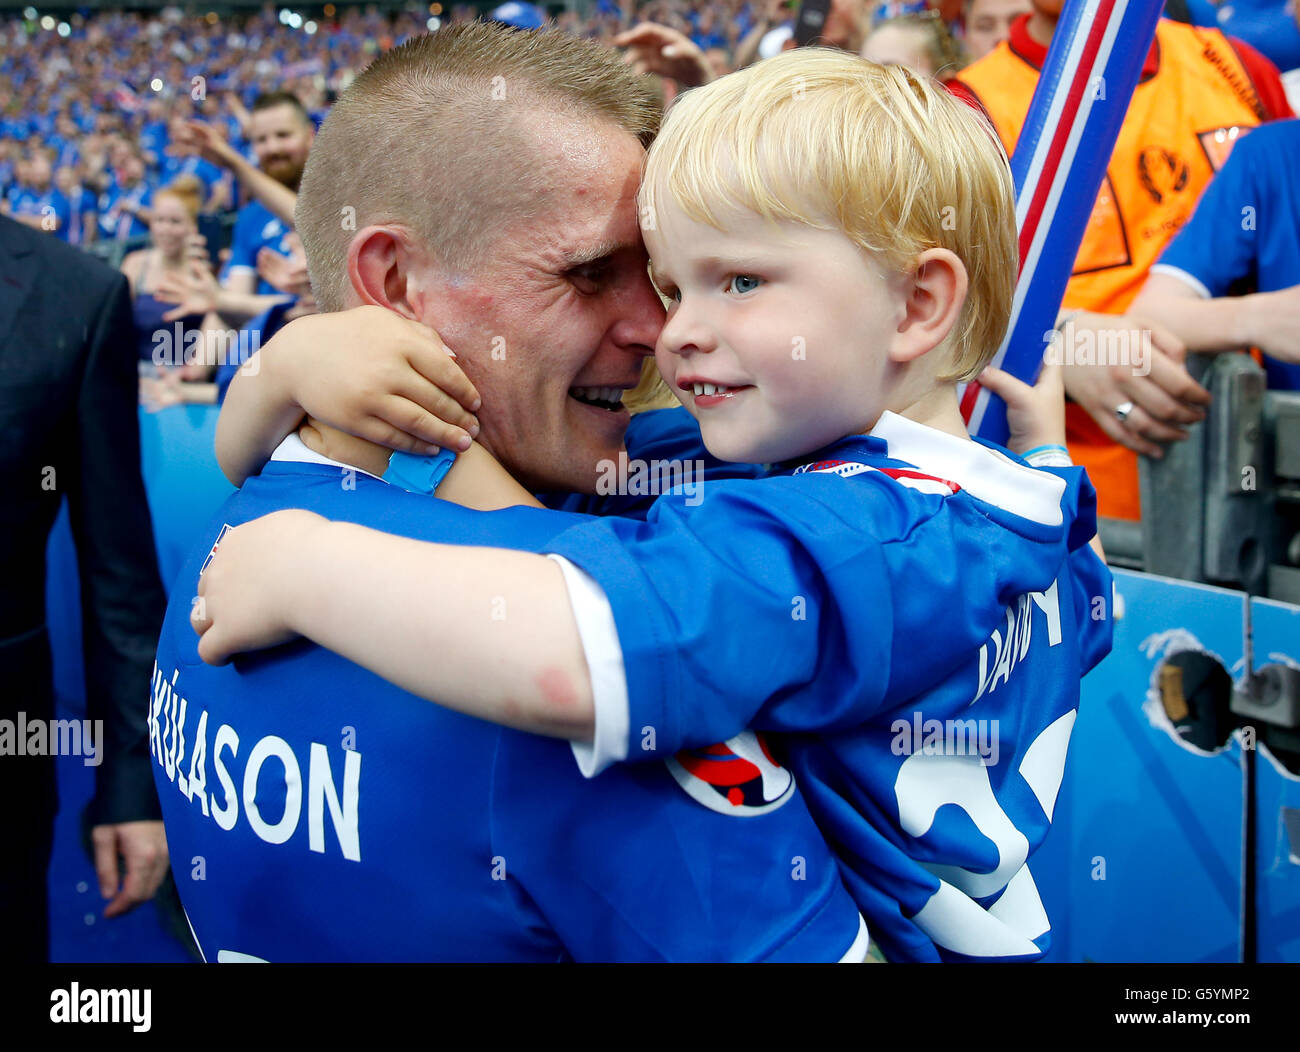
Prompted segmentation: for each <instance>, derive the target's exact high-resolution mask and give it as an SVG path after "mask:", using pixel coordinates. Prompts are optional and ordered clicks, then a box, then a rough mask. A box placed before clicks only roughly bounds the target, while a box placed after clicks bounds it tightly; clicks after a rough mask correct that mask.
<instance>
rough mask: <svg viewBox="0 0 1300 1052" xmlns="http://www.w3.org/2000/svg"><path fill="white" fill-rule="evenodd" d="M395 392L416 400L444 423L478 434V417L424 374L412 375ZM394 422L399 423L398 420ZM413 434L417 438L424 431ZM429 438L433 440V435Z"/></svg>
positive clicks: (402, 396)
mask: <svg viewBox="0 0 1300 1052" xmlns="http://www.w3.org/2000/svg"><path fill="white" fill-rule="evenodd" d="M393 394H395V395H397V396H398V397H400V398H405V399H406V400H407V401H409V402H414V403H415V404H416V405H417V406H419V407H420V408H422V409H424V410H425V411H426V412H427V413H428V414H429V415H430V416H432V417H434V418H436V419H438V420H441V421H442V422H443V423H444V424H450V425H451V426H452V427H459V428H461V429H462V430H465V431H468V432H469V433H470V434H471V435H477V434H478V430H479V420H478V417H477V416H475V415H474V414H473V413H471V412H468V411H467V410H466V409H465V408H464V406H462V405H461V404H460V403H459V402H458V401H456V400H455V399H454V398H453V397H452V396H451V395H450V394H448V393H447V392H446V391H445V390H443V389H442V387H440V386H439V385H438V384H436V383H431V382H430V381H428V380H426V379H424V377H422V376H412V377H410V378H409V379H407V380H405V381H403V382H402V383H400V384H399V385H398V386H397V388H396V389H395V390H394V391H393ZM402 408H403V409H404V408H405V407H402ZM393 422H394V423H397V421H396V420H394V421H393ZM412 434H414V435H415V436H416V437H417V438H419V437H422V433H421V432H419V431H415V432H412ZM429 440H430V441H433V439H432V437H430V439H429Z"/></svg>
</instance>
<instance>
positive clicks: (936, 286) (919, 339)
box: [889, 248, 969, 363]
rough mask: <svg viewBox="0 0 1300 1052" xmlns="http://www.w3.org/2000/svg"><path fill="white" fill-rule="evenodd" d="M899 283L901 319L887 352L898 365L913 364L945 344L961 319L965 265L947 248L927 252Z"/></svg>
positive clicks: (966, 285) (966, 283) (965, 278)
mask: <svg viewBox="0 0 1300 1052" xmlns="http://www.w3.org/2000/svg"><path fill="white" fill-rule="evenodd" d="M902 281H903V295H904V297H905V300H904V314H903V320H902V321H901V322H900V323H899V326H898V331H897V332H896V333H895V335H894V339H893V340H892V341H891V344H890V353H889V357H890V358H891V359H892V360H893V361H895V362H899V363H903V362H910V361H914V360H916V359H917V358H920V357H921V355H923V354H926V353H927V352H929V351H932V350H934V348H936V347H937V346H939V344H941V343H942V342H943V341H944V339H945V338H946V337H947V336H948V334H949V333H950V332H952V330H953V328H954V326H956V324H957V319H958V317H960V316H961V309H962V306H963V305H964V304H965V302H966V290H967V288H968V285H969V279H968V278H967V276H966V265H965V264H964V263H962V261H961V259H960V258H959V257H958V256H957V254H956V253H955V252H950V251H949V250H948V249H946V248H930V249H926V250H925V251H924V252H922V253H921V254H920V255H919V256H918V257H917V260H916V265H915V267H914V268H913V270H912V273H911V274H910V275H904V277H903V278H902Z"/></svg>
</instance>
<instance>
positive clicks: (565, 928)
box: [150, 23, 865, 960]
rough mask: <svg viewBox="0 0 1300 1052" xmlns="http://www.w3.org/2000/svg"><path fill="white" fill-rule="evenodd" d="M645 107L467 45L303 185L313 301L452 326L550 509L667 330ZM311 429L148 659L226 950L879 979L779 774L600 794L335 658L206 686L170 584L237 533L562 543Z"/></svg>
mask: <svg viewBox="0 0 1300 1052" xmlns="http://www.w3.org/2000/svg"><path fill="white" fill-rule="evenodd" d="M658 117H659V113H658V106H657V105H656V103H655V101H654V97H653V94H652V92H651V90H650V89H648V88H647V87H646V86H645V85H644V84H642V83H641V82H640V81H639V80H638V79H637V78H636V77H635V75H634V74H632V72H631V71H630V70H628V69H627V68H626V67H625V66H624V65H623V64H622V63H621V62H620V61H619V59H618V57H617V55H615V54H613V53H612V52H609V51H606V50H605V49H602V48H600V47H599V46H597V45H595V44H593V43H591V42H587V41H580V40H577V39H573V38H569V37H565V36H562V35H559V34H536V35H534V34H525V33H521V32H518V31H512V30H507V29H503V28H502V27H499V26H492V25H485V24H480V23H474V24H464V25H457V26H453V27H450V28H447V29H443V30H440V31H439V32H438V33H437V34H435V35H433V36H427V37H419V38H416V39H414V40H412V41H409V42H408V43H406V44H404V45H403V46H401V47H399V48H397V49H395V50H393V51H391V52H388V53H386V54H385V55H383V56H381V57H380V58H379V59H378V60H376V62H375V63H374V64H373V65H372V66H371V67H370V68H369V69H368V70H367V71H366V72H365V73H363V74H362V75H361V76H359V77H358V78H357V80H356V81H355V82H354V84H353V85H352V87H351V88H349V90H348V91H347V92H346V93H345V94H344V96H343V97H342V98H341V99H340V100H339V102H338V104H337V105H336V107H335V108H334V111H333V112H332V113H331V115H330V117H329V119H328V120H327V121H326V124H325V126H324V128H323V129H322V132H321V136H320V141H319V143H318V145H317V146H316V148H315V150H314V152H313V154H312V157H311V160H310V163H309V165H308V168H307V171H306V173H305V176H304V179H303V186H302V193H301V199H300V202H299V208H298V226H299V231H300V233H301V235H302V238H303V242H304V245H305V246H306V250H307V257H308V260H309V263H310V267H311V272H312V278H313V286H314V288H315V291H316V295H317V299H318V300H319V301H320V302H321V304H322V307H323V308H324V309H326V310H339V309H342V308H345V307H350V306H356V305H359V304H362V303H368V304H373V305H376V306H379V307H382V308H385V309H387V310H390V311H394V312H396V313H398V314H400V315H403V316H405V317H407V318H411V319H413V320H418V321H422V322H424V323H426V324H435V323H436V325H437V326H438V328H439V329H440V331H442V332H443V333H444V334H445V335H446V336H447V338H448V342H449V343H451V344H452V345H453V346H455V347H456V348H457V349H458V353H459V354H460V361H461V363H462V364H463V365H464V367H465V369H466V371H467V372H468V373H469V374H470V375H471V377H472V378H473V380H474V382H475V384H476V385H477V386H478V387H479V389H480V391H482V393H483V395H484V399H485V403H490V405H491V411H490V412H487V413H485V414H484V418H483V430H482V433H481V438H482V441H483V443H484V445H486V446H487V448H488V449H489V450H490V451H491V452H492V453H493V454H495V455H496V456H497V457H498V458H499V459H500V460H501V461H502V463H503V464H504V465H505V466H506V467H507V469H508V470H510V471H511V473H512V474H514V475H515V477H516V478H518V479H520V480H521V481H524V482H525V483H526V484H527V485H529V486H531V487H534V488H536V489H564V490H577V491H583V492H588V493H590V492H594V491H595V489H596V483H597V478H598V473H599V468H598V462H599V461H600V460H602V459H606V460H608V459H610V458H615V457H617V455H618V453H619V452H620V451H621V450H622V448H623V444H622V439H623V433H624V431H625V429H626V427H627V413H626V412H625V411H623V410H622V409H621V408H606V407H600V406H597V405H594V404H592V402H593V399H591V398H590V397H589V396H588V395H589V389H590V388H602V387H617V388H630V387H632V386H633V385H634V384H635V383H636V381H637V379H638V376H639V374H640V367H641V363H642V361H643V359H644V358H645V356H646V355H648V354H649V353H650V350H651V347H652V346H653V344H654V341H655V338H656V337H657V335H658V332H659V329H660V327H661V326H662V324H663V319H664V311H663V307H662V304H661V302H660V301H659V299H658V297H657V295H656V293H655V292H654V289H653V287H652V286H651V285H650V282H649V278H648V275H647V272H646V256H645V251H644V248H643V247H642V245H641V240H640V232H639V228H638V223H637V212H636V207H635V200H636V192H637V187H638V184H639V181H640V174H641V165H642V161H643V154H644V146H645V144H646V143H648V142H649V140H650V138H651V137H652V136H653V134H654V132H655V130H656V128H657V125H658ZM343 208H350V209H352V210H353V211H352V213H351V214H352V215H353V217H354V218H355V224H342V223H340V222H339V219H340V216H341V215H344V214H347V213H343V212H341V209H343ZM324 430H325V429H324V427H323V425H315V424H312V425H310V426H305V427H303V428H302V429H301V430H300V432H299V433H298V434H296V435H292V436H290V438H289V439H287V440H286V441H285V443H283V444H282V445H281V447H280V449H279V450H278V451H277V454H276V456H275V457H274V458H273V462H272V463H271V464H269V465H268V466H267V468H266V469H265V470H264V471H263V473H262V475H261V476H259V477H258V478H255V479H252V480H250V481H249V482H248V483H246V484H245V486H244V488H243V490H242V491H241V492H240V493H239V494H238V495H236V496H235V497H233V498H232V499H231V501H230V502H229V503H228V504H227V505H226V506H225V507H224V508H223V509H222V511H221V513H220V514H219V516H218V518H217V520H215V521H214V523H213V526H212V529H211V530H209V531H206V532H205V535H204V539H203V541H202V543H201V544H200V546H199V548H197V549H196V551H195V552H194V554H193V556H192V557H191V559H190V561H189V563H188V564H187V565H186V567H185V569H184V570H183V571H182V575H181V578H180V580H181V581H182V582H183V584H182V586H181V588H178V590H177V591H176V592H174V593H173V602H172V605H171V607H170V609H169V611H168V615H167V620H166V622H165V624H164V628H163V634H162V637H161V640H160V644H159V652H158V660H157V668H156V671H155V677H154V689H153V695H152V703H151V707H150V741H151V745H152V749H153V753H154V758H155V763H154V773H155V779H156V781H157V782H158V785H159V788H160V790H161V793H162V803H163V811H164V817H165V819H166V821H167V824H168V828H169V835H172V836H174V837H175V845H174V853H175V855H176V857H178V858H182V859H185V860H187V862H186V865H185V866H183V867H179V868H178V870H177V876H178V883H179V884H180V893H181V899H182V902H183V903H184V905H185V908H186V912H187V914H188V916H189V917H190V920H191V923H192V925H193V928H194V932H195V935H196V938H197V940H198V942H199V945H200V946H201V948H202V949H203V951H204V953H205V955H206V956H207V957H208V959H210V960H211V959H217V960H235V959H248V958H262V959H277V960H285V959H322V958H324V959H389V960H392V959H403V960H412V959H443V960H464V959H485V960H557V959H580V960H620V959H651V960H665V959H667V960H673V959H713V960H732V959H738V960H797V959H818V960H837V959H841V958H848V959H861V956H862V954H863V952H864V950H865V938H864V936H863V930H862V926H861V921H860V918H859V917H858V913H857V910H856V908H855V907H854V906H853V905H852V903H851V901H850V900H849V899H848V897H847V893H846V892H845V891H844V889H843V887H842V886H841V885H840V883H839V876H838V870H837V867H836V864H835V861H834V859H833V858H832V856H831V855H830V852H829V850H828V849H827V847H826V845H825V843H824V841H823V840H822V838H821V836H820V834H819V833H818V832H817V830H816V827H815V826H814V825H813V824H812V820H811V817H810V816H809V815H808V813H807V811H806V809H805V807H804V804H803V801H802V799H801V798H800V797H799V795H798V793H797V790H796V789H795V787H794V785H793V782H792V781H791V779H790V777H789V775H788V772H786V771H784V770H783V769H782V768H781V767H780V766H779V765H777V764H776V763H775V762H771V761H770V760H769V759H768V758H765V757H764V756H762V755H761V754H760V755H759V756H757V757H755V760H756V762H755V763H754V764H748V765H747V767H749V768H752V770H753V772H754V777H755V778H760V779H761V780H762V786H763V791H764V793H765V794H766V795H765V796H764V799H765V800H766V806H765V807H764V808H762V809H756V811H759V812H760V813H754V814H752V815H750V816H749V817H746V818H745V819H744V820H737V818H735V817H732V816H729V815H721V814H718V813H716V812H714V811H711V810H709V809H708V808H706V807H704V806H702V805H700V804H698V803H697V802H696V801H695V799H694V798H693V797H692V796H690V795H689V794H688V793H687V791H686V790H685V789H683V788H681V787H680V786H679V785H678V783H677V782H676V781H675V780H674V778H673V776H672V775H671V774H670V773H669V772H668V770H667V769H666V768H664V767H661V766H659V765H647V768H646V769H645V770H642V771H613V772H609V773H608V774H607V775H605V776H602V778H601V779H600V781H599V782H598V783H596V784H592V783H588V782H586V781H585V780H584V779H583V778H582V776H581V775H580V773H579V772H578V769H577V767H576V765H575V764H574V762H573V757H572V755H571V753H570V752H569V750H568V749H566V748H565V747H563V746H559V745H557V744H556V743H554V742H551V741H548V740H544V739H540V738H534V737H530V736H527V735H521V734H518V733H515V732H510V731H500V730H497V729H496V728H491V727H488V726H486V725H484V724H480V723H476V722H474V721H470V720H467V719H465V718H463V717H459V716H456V715H455V714H452V713H448V712H446V711H444V710H441V709H439V708H437V707H435V706H430V705H428V704H427V703H424V702H421V701H418V700H417V699H415V698H413V697H412V696H410V695H407V694H405V693H403V692H402V691H400V690H398V689H397V688H394V687H391V686H389V685H387V684H384V683H382V682H381V681H380V680H378V679H377V678H375V677H374V676H372V675H370V674H369V673H367V672H365V671H364V670H363V669H361V668H359V667H358V666H356V665H352V664H351V663H349V662H347V661H344V660H343V659H341V658H339V657H337V655H334V654H331V653H329V652H326V651H323V650H321V649H319V648H316V647H310V646H305V645H303V646H294V647H289V648H284V649H281V650H277V651H271V652H268V653H266V654H263V655H257V656H254V657H252V658H249V659H244V658H239V659H236V661H235V664H234V666H233V667H225V668H212V667H209V666H206V665H204V664H202V662H201V661H199V659H198V657H197V653H196V638H195V636H194V634H193V633H192V631H191V629H190V623H189V622H190V613H191V610H190V600H189V598H188V595H187V594H184V593H183V592H182V589H183V588H184V587H185V583H188V584H190V585H192V586H193V587H194V588H195V589H196V588H197V579H198V576H199V574H200V572H201V570H202V566H203V564H204V561H205V559H206V558H207V556H208V554H209V553H210V551H211V549H212V548H213V547H214V546H215V545H216V544H219V543H220V541H219V536H220V532H221V529H222V528H223V527H224V526H226V525H231V526H233V525H238V524H239V523H241V522H243V521H245V520H247V519H250V518H254V517H257V516H260V515H262V514H265V513H267V512H269V511H272V510H276V509H278V508H285V507H305V508H310V509H313V510H316V511H319V512H322V513H323V514H326V515H328V516H330V517H332V518H342V519H351V520H352V521H356V522H363V523H366V524H369V525H373V526H377V527H379V528H381V529H385V530H388V531H390V532H394V533H399V534H404V535H406V536H414V537H423V538H427V539H434V538H438V539H443V540H448V539H458V540H460V541H464V542H473V543H484V544H492V543H499V544H505V545H508V546H512V547H517V548H526V549H531V550H538V549H539V547H540V546H541V545H543V544H545V543H546V541H547V540H548V539H549V538H550V537H552V536H553V535H554V534H555V533H556V532H558V531H559V530H562V529H564V528H565V526H566V525H567V524H569V523H570V522H572V521H573V520H572V519H571V518H570V517H568V516H563V515H559V514H556V513H543V512H538V511H535V510H531V509H524V508H517V509H510V510H506V511H500V512H496V513H493V514H491V515H475V514H474V513H471V512H468V511H465V510H464V509H460V508H456V507H453V506H451V505H449V504H447V503H445V502H440V501H430V500H428V499H427V498H424V497H418V496H415V495H413V494H410V493H405V492H402V491H401V490H400V489H398V487H396V486H393V485H388V484H386V483H384V482H383V481H381V480H380V479H378V478H376V477H374V476H375V475H377V474H381V473H383V471H384V465H385V464H386V463H387V459H388V457H387V451H386V450H380V449H379V448H378V447H375V446H373V445H371V444H370V443H367V442H364V441H362V440H360V439H348V438H347V437H346V436H341V435H339V434H337V433H329V432H327V431H325V434H326V435H327V437H328V438H329V440H330V448H331V449H342V450H344V452H343V453H342V454H341V455H340V456H341V459H331V458H328V457H326V456H325V455H324V454H323V452H322V450H323V449H324V448H325V445H324V442H323V441H322V432H323V431H324ZM190 594H192V593H190ZM477 613H481V614H482V615H483V616H488V617H493V616H501V617H508V616H509V612H508V611H506V610H501V609H496V610H494V611H481V612H477ZM195 614H196V616H200V617H201V616H202V611H201V610H196V611H195ZM467 616H476V614H467ZM433 649H434V652H433V653H431V658H434V659H438V658H445V659H448V660H452V659H454V655H438V654H436V647H434V648H433ZM471 672H472V670H471ZM647 733H648V734H650V735H653V733H654V731H653V728H647ZM189 860H195V861H194V862H193V863H191V862H190V861H189ZM322 918H331V919H330V920H329V922H328V923H324V922H323V921H322Z"/></svg>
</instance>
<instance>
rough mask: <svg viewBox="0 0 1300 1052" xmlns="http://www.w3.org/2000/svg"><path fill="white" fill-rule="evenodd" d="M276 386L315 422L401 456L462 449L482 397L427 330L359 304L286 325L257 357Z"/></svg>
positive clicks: (470, 437)
mask: <svg viewBox="0 0 1300 1052" xmlns="http://www.w3.org/2000/svg"><path fill="white" fill-rule="evenodd" d="M272 348H274V350H273V351H272V353H271V354H270V355H269V356H268V357H267V358H266V359H265V361H266V363H267V365H266V368H267V369H269V370H271V371H272V372H273V373H274V374H275V375H276V379H277V382H278V383H279V384H280V389H281V390H282V391H284V392H285V394H287V395H288V397H290V398H291V399H292V400H293V401H294V402H296V403H297V404H298V405H300V406H301V407H302V408H303V410H304V411H305V412H306V413H307V414H308V415H310V416H313V417H315V418H316V419H317V420H323V421H324V422H325V423H327V424H330V425H331V426H333V427H337V428H339V429H340V430H342V431H347V432H349V433H351V434H353V435H356V436H357V437H358V438H364V439H365V440H366V441H368V442H374V443H376V444H377V445H381V446H387V447H388V448H389V449H397V450H400V451H402V452H404V453H417V454H422V455H426V456H427V455H429V454H431V453H434V452H436V451H437V450H438V449H439V448H442V449H453V450H457V451H463V450H466V449H468V448H469V446H470V443H471V442H472V440H473V438H474V436H475V435H477V434H478V431H479V425H478V419H477V418H476V417H475V416H474V413H475V412H477V411H478V408H479V405H480V404H481V401H482V400H481V399H480V398H479V395H478V392H477V391H476V390H475V389H474V385H473V384H471V383H470V382H469V378H468V377H466V376H465V374H464V373H463V372H462V371H461V370H460V367H459V366H458V365H456V363H455V356H454V355H453V354H452V352H451V351H450V350H448V349H447V347H445V346H444V345H443V342H442V340H441V339H439V337H438V334H437V333H436V332H434V331H433V330H432V329H430V328H429V327H428V326H427V325H421V324H420V323H419V322H414V321H410V320H409V319H407V318H403V317H402V316H401V315H399V314H394V313H393V312H392V311H388V310H384V309H383V308H382V307H374V306H363V307H356V308H354V309H352V310H346V311H339V312H336V313H332V314H314V315H310V316H308V317H303V318H298V319H295V320H294V321H292V322H290V323H289V324H288V325H286V326H285V327H284V328H283V329H281V330H280V331H279V332H278V333H276V335H275V336H274V337H273V338H272V339H271V340H270V342H269V343H267V345H266V347H265V348H264V349H263V351H262V353H263V354H264V355H265V354H266V352H267V351H268V350H271V349H272Z"/></svg>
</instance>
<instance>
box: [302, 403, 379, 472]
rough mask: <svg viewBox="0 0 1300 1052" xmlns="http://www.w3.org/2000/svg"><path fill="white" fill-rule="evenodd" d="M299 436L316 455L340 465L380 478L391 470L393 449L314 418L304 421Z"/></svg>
mask: <svg viewBox="0 0 1300 1052" xmlns="http://www.w3.org/2000/svg"><path fill="white" fill-rule="evenodd" d="M298 437H299V438H300V439H302V444H303V445H305V446H306V447H307V448H308V449H310V450H311V451H312V452H313V453H318V454H320V455H321V456H322V457H329V459H330V460H337V461H338V462H339V463H340V464H349V465H351V466H352V467H354V468H360V469H361V470H362V471H365V472H368V473H369V474H371V475H375V476H377V477H379V478H382V477H383V475H384V472H385V471H387V470H388V458H389V456H390V455H391V453H392V450H389V449H385V448H384V447H383V446H377V445H375V444H374V443H373V442H367V441H366V440H365V439H364V438H357V437H356V436H355V435H349V434H348V433H347V432H346V431H340V430H339V429H338V428H336V427H330V426H329V424H323V423H321V422H320V421H319V420H317V419H315V418H314V417H310V416H309V417H308V418H307V419H306V420H305V421H303V424H302V426H301V427H299V428H298Z"/></svg>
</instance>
